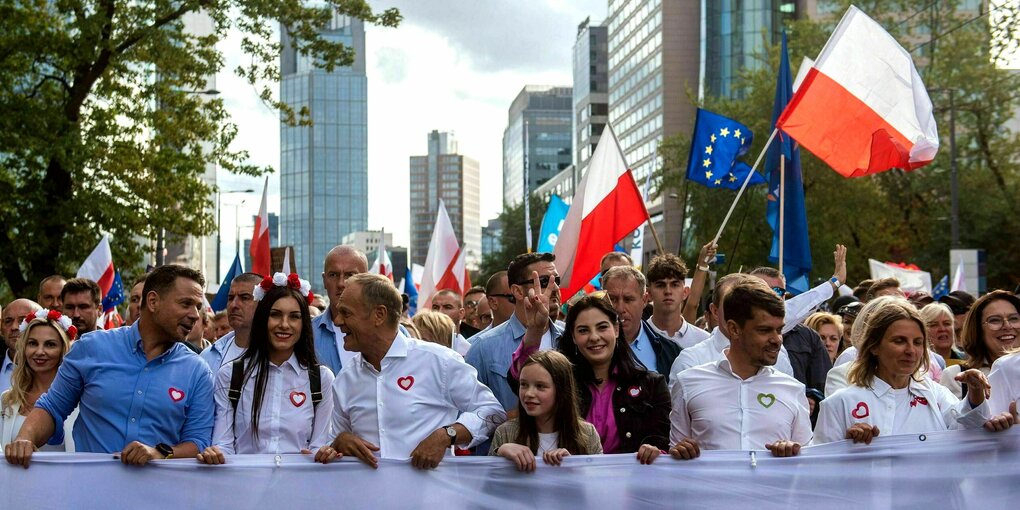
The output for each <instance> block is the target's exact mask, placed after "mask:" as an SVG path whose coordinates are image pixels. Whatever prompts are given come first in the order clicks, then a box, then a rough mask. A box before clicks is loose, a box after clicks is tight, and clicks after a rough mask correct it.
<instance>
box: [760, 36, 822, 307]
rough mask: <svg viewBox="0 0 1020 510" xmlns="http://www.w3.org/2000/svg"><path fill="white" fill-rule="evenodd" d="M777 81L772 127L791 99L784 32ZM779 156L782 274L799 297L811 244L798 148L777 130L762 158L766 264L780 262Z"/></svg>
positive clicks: (806, 283) (806, 285) (806, 286)
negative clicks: (768, 233)
mask: <svg viewBox="0 0 1020 510" xmlns="http://www.w3.org/2000/svg"><path fill="white" fill-rule="evenodd" d="M782 51H783V52H782V55H781V56H780V60H779V76H778V77H777V79H776V100H775V103H774V104H773V106H772V125H773V126H774V125H775V124H776V121H777V120H779V116H780V115H781V114H782V113H783V110H784V109H786V104H787V103H789V102H790V98H791V97H793V77H792V76H791V75H790V58H789V56H788V55H787V52H786V32H783V49H782ZM780 154H781V155H782V156H783V157H784V158H785V159H786V163H785V168H786V183H785V184H786V189H785V190H783V195H784V196H783V201H784V209H785V214H784V216H783V230H784V231H785V232H784V235H783V243H784V244H785V246H784V247H783V275H784V276H786V289H787V290H788V291H789V292H790V293H791V294H800V293H801V292H805V291H807V290H808V289H809V288H810V285H811V284H810V281H809V280H808V274H809V273H810V272H811V242H810V241H809V240H808V226H807V210H806V209H805V208H804V179H803V177H802V176H801V173H800V149H798V148H797V145H796V142H794V140H793V139H792V138H790V135H787V134H786V133H783V132H782V131H780V132H779V133H778V134H777V135H776V140H775V141H774V142H773V143H772V145H771V146H770V147H769V150H768V153H766V155H765V171H766V173H767V174H768V176H769V193H768V204H767V207H766V210H765V217H766V219H767V220H768V222H769V226H770V227H772V249H771V251H770V252H769V262H771V263H773V264H777V263H778V262H779V187H780V176H781V173H780V171H779V170H780V162H779V156H780Z"/></svg>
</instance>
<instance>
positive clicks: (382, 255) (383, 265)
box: [368, 231, 393, 281]
mask: <svg viewBox="0 0 1020 510" xmlns="http://www.w3.org/2000/svg"><path fill="white" fill-rule="evenodd" d="M368 272H369V273H372V274H381V275H383V276H385V277H387V278H389V279H390V281H393V264H392V263H391V262H390V255H389V254H388V253H386V232H385V231H383V232H382V239H381V240H380V241H379V250H378V251H377V253H376V256H375V263H373V264H372V268H371V269H369V270H368Z"/></svg>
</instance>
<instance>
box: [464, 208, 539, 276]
mask: <svg viewBox="0 0 1020 510" xmlns="http://www.w3.org/2000/svg"><path fill="white" fill-rule="evenodd" d="M528 203H529V204H530V206H531V232H532V234H533V235H534V239H532V240H531V243H532V244H531V249H532V250H534V249H535V246H537V241H538V236H539V234H540V232H541V229H542V217H544V216H545V210H546V208H548V207H549V203H548V201H546V200H543V199H541V198H540V197H537V196H535V195H532V196H531V199H530V200H528ZM499 221H500V222H502V224H503V235H502V237H500V241H501V247H502V249H501V250H500V251H497V252H493V253H488V254H486V255H485V256H484V257H482V264H481V266H480V267H479V268H478V273H479V274H480V275H481V276H482V277H481V278H479V279H477V280H474V281H475V284H476V285H485V282H487V281H488V280H489V277H490V276H492V275H493V274H494V273H496V272H498V271H506V267H507V265H508V264H510V260H512V259H513V258H514V257H516V256H517V255H519V254H521V253H526V252H527V251H528V249H527V246H526V244H525V236H524V202H523V201H522V202H519V203H517V204H515V205H507V204H506V203H504V204H503V212H501V213H499Z"/></svg>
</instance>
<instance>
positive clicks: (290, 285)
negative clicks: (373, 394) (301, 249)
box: [198, 273, 333, 464]
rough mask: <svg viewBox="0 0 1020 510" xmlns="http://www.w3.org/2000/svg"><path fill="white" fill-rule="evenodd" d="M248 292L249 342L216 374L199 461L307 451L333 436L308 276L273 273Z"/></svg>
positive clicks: (328, 383) (327, 376)
mask: <svg viewBox="0 0 1020 510" xmlns="http://www.w3.org/2000/svg"><path fill="white" fill-rule="evenodd" d="M252 294H254V296H255V300H256V301H258V302H259V303H258V306H257V307H256V309H255V314H254V316H253V318H252V330H251V340H250V343H249V347H248V350H247V351H246V352H245V354H244V355H243V356H242V357H240V358H238V359H237V360H236V361H234V362H232V363H226V364H224V365H223V366H222V367H220V369H219V371H218V373H217V375H216V385H215V393H214V395H215V399H216V421H215V425H214V428H213V445H212V446H210V447H208V448H206V449H205V451H203V452H202V453H200V454H199V455H198V461H199V462H200V463H203V464H222V463H223V462H224V454H227V455H229V454H250V453H272V454H277V453H311V452H312V451H314V450H315V449H317V448H319V447H320V446H322V445H323V444H326V443H328V442H329V439H330V437H331V436H330V434H329V422H330V415H331V414H332V409H333V399H332V387H333V373H332V372H330V370H329V368H327V367H325V366H324V365H319V363H318V361H317V359H316V357H315V342H314V340H313V337H312V326H311V316H310V315H309V311H308V303H310V302H311V300H312V298H313V296H312V294H311V293H310V286H309V285H308V282H307V281H306V280H301V279H299V278H298V277H297V274H294V273H291V274H290V275H289V276H286V275H284V274H283V273H276V275H274V276H273V278H266V279H265V280H263V281H262V282H261V283H260V284H258V285H256V286H255V289H254V291H253V292H252ZM314 373H318V376H319V377H318V379H319V380H318V384H315V381H314V377H313V376H314Z"/></svg>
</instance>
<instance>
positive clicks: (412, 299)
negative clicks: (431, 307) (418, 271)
mask: <svg viewBox="0 0 1020 510" xmlns="http://www.w3.org/2000/svg"><path fill="white" fill-rule="evenodd" d="M402 290H403V291H404V294H407V315H408V316H409V317H412V316H414V314H415V313H418V288H417V287H415V286H414V277H413V276H411V268H410V267H409V268H407V269H406V270H405V271H404V288H403V289H402Z"/></svg>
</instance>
